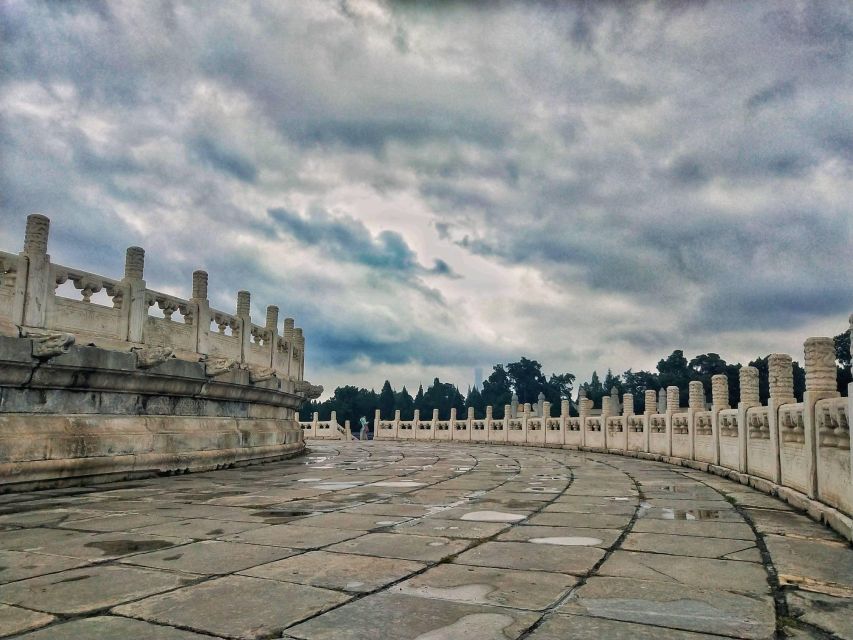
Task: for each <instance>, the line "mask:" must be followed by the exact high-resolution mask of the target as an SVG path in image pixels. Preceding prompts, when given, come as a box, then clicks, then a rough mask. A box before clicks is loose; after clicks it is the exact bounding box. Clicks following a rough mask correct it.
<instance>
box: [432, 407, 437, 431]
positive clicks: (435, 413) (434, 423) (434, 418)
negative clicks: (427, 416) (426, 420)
mask: <svg viewBox="0 0 853 640" xmlns="http://www.w3.org/2000/svg"><path fill="white" fill-rule="evenodd" d="M436 429H438V409H433V410H432V437H433V438H435V432H436Z"/></svg>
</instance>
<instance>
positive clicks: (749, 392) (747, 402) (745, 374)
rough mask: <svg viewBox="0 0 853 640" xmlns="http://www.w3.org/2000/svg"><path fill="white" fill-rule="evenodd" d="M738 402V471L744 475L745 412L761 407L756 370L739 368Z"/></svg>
mask: <svg viewBox="0 0 853 640" xmlns="http://www.w3.org/2000/svg"><path fill="white" fill-rule="evenodd" d="M738 375H739V376H740V402H739V403H738V406H737V408H738V413H737V422H738V431H737V435H738V471H740V472H741V473H746V470H747V468H748V466H747V464H748V455H747V448H746V440H747V433H748V431H749V428H748V425H747V422H746V412H747V411H748V410H749V409H750V407H757V406H760V405H761V400H760V396H759V394H758V369H756V368H755V367H741V368H740V372H739V373H738Z"/></svg>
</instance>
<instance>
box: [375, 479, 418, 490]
mask: <svg viewBox="0 0 853 640" xmlns="http://www.w3.org/2000/svg"><path fill="white" fill-rule="evenodd" d="M370 486H372V487H399V488H405V487H422V486H424V483H423V482H415V481H414V480H384V481H382V482H374V483H373V484H372V485H370Z"/></svg>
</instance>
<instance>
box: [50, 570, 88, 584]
mask: <svg viewBox="0 0 853 640" xmlns="http://www.w3.org/2000/svg"><path fill="white" fill-rule="evenodd" d="M91 577H92V576H90V575H89V574H88V573H86V574H83V575H82V576H74V577H73V578H65V579H64V580H60V581H59V582H54V584H62V583H64V582H78V581H79V580H85V579H86V578H91Z"/></svg>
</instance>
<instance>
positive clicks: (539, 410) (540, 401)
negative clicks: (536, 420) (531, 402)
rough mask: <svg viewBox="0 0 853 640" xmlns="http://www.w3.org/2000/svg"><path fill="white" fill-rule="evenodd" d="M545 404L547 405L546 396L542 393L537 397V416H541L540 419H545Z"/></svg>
mask: <svg viewBox="0 0 853 640" xmlns="http://www.w3.org/2000/svg"><path fill="white" fill-rule="evenodd" d="M544 403H545V394H544V393H542V392H541V391H540V392H539V395H538V396H537V397H536V415H537V416H539V417H540V418H542V417H544V415H545V414H544V413H542V407H543V405H544Z"/></svg>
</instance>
